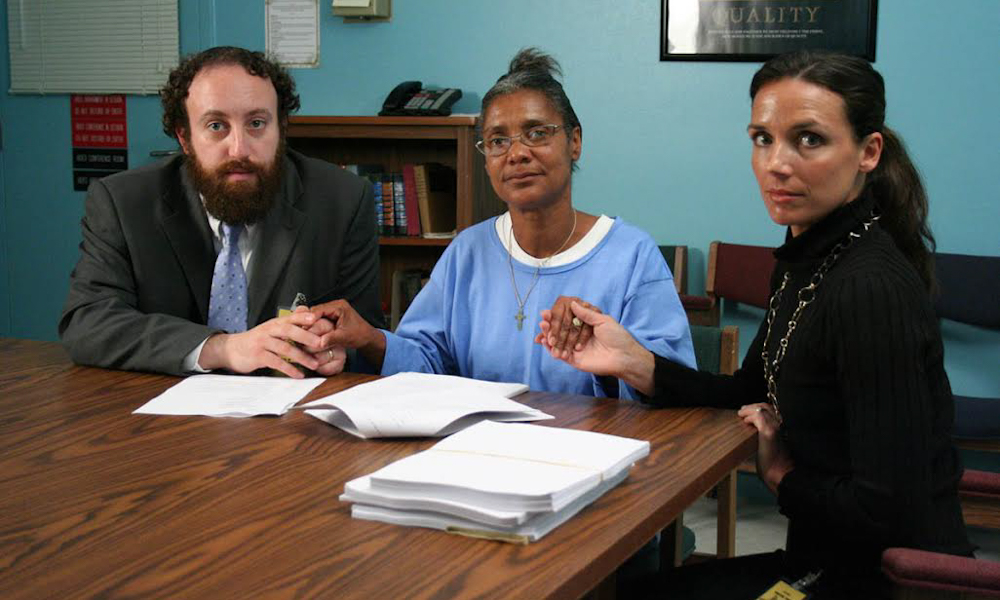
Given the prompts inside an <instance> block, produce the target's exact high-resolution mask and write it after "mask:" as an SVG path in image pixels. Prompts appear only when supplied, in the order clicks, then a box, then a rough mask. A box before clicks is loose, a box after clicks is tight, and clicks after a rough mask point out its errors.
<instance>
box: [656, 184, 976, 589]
mask: <svg viewBox="0 0 1000 600" xmlns="http://www.w3.org/2000/svg"><path fill="white" fill-rule="evenodd" d="M874 205H875V201H874V200H873V199H872V198H870V197H865V196H862V197H861V198H859V199H857V200H856V201H854V202H851V203H848V204H846V205H844V206H842V207H840V208H838V209H837V210H835V211H834V212H833V213H831V214H830V215H829V216H827V217H826V218H825V219H824V220H822V221H821V222H819V223H817V224H815V225H813V226H812V227H810V228H809V229H807V230H806V231H804V232H803V233H802V234H801V235H799V236H797V237H791V236H789V237H788V238H787V240H786V243H785V244H784V245H783V246H781V247H780V248H778V249H777V250H776V251H775V257H776V258H777V259H778V262H777V265H776V266H775V271H774V273H773V274H772V277H771V293H772V295H773V293H774V291H775V290H776V289H777V288H778V286H779V285H780V283H781V280H782V278H783V277H784V274H785V273H786V272H787V273H789V274H790V275H791V279H790V281H789V282H788V284H787V285H786V286H785V290H784V292H783V293H782V296H781V302H780V304H779V307H778V310H777V314H776V316H775V322H774V325H773V328H772V333H771V339H770V342H769V348H768V351H769V355H770V356H771V357H772V358H773V357H774V356H775V352H776V349H777V345H778V340H780V339H781V338H782V337H783V336H784V335H785V332H786V330H787V324H788V320H789V318H790V317H791V313H792V311H793V310H794V308H795V305H796V304H797V295H798V291H799V290H800V289H801V288H803V287H804V286H805V285H807V284H808V282H809V279H810V278H811V277H812V276H813V274H814V273H815V272H816V269H817V267H819V265H820V263H822V261H823V259H824V258H825V257H826V256H827V255H828V254H829V253H830V250H831V249H832V248H833V247H834V246H835V245H836V244H837V243H839V242H841V241H843V240H845V239H846V238H847V236H848V233H849V232H851V231H859V230H860V231H863V229H860V226H861V224H862V223H863V222H864V221H867V220H868V219H869V218H870V215H871V213H872V208H873V206H874ZM766 331H767V324H766V321H765V322H764V323H762V324H761V327H760V329H759V330H758V331H757V335H756V337H755V338H754V340H753V343H752V344H751V345H750V349H749V351H748V353H747V356H746V358H745V360H744V361H743V365H742V367H741V368H740V369H739V370H738V371H737V372H736V373H735V374H734V375H733V376H719V375H711V374H708V373H703V372H698V371H694V370H692V369H689V368H686V367H683V366H681V365H678V364H675V363H672V362H670V361H668V360H666V359H663V358H661V357H656V368H655V372H654V379H655V384H656V390H655V393H654V395H653V396H652V397H651V398H649V399H647V402H649V403H652V404H655V405H659V406H715V407H721V408H737V407H739V406H742V405H745V404H751V403H754V402H767V398H766V386H765V383H764V368H763V361H762V359H761V347H762V345H763V343H764V337H765V333H766ZM777 397H778V406H779V408H780V411H781V415H782V418H783V422H782V426H781V435H782V438H783V440H784V442H785V444H786V446H787V448H788V451H789V453H790V455H791V457H792V460H793V462H794V465H795V466H794V468H793V470H792V471H790V472H789V473H788V474H787V475H786V476H785V477H784V479H783V480H782V481H781V483H780V485H779V486H778V505H779V508H780V510H781V512H782V513H783V514H784V515H785V516H787V517H788V518H789V529H788V540H787V547H786V551H787V552H788V555H789V557H790V558H791V559H793V560H795V561H798V562H799V563H800V564H802V565H805V566H807V567H811V568H815V567H822V568H827V569H829V570H832V571H841V570H845V569H846V570H848V571H849V572H851V573H853V574H855V575H861V576H872V577H878V576H879V574H878V573H879V572H878V569H879V564H880V556H881V551H882V550H884V549H885V548H888V547H893V546H901V547H909V548H919V549H923V550H931V551H936V552H945V553H950V554H959V555H970V554H971V552H972V550H973V546H972V545H971V544H970V543H969V541H968V538H967V537H966V533H965V526H964V523H963V520H962V514H961V509H960V506H959V502H958V496H957V484H958V480H959V478H960V477H961V473H962V467H961V464H960V462H959V458H958V455H957V452H956V450H955V447H954V445H953V444H952V441H951V426H952V421H953V412H954V407H953V401H952V395H951V387H950V385H949V383H948V377H947V375H946V374H945V370H944V350H943V346H942V343H941V333H940V329H939V327H938V322H937V319H936V318H935V315H934V312H933V308H932V306H931V301H930V296H929V294H928V292H927V289H926V287H925V286H924V283H923V282H922V280H921V279H920V277H919V276H918V275H917V272H916V270H915V269H914V268H913V267H912V265H911V264H910V263H909V262H908V261H907V259H906V258H905V257H904V256H903V255H902V253H900V251H899V250H898V249H897V248H896V246H895V244H894V243H893V241H892V238H891V236H890V235H889V234H888V233H887V232H886V231H885V230H883V229H882V228H881V227H879V226H878V224H877V223H876V224H874V225H873V226H872V227H871V228H870V229H869V230H868V231H867V232H864V233H862V234H861V237H860V238H859V239H857V240H855V242H854V243H853V244H852V245H851V246H850V247H849V248H848V249H846V250H845V251H844V252H843V253H842V254H841V255H840V257H839V259H838V260H837V262H836V263H834V265H833V267H832V268H831V269H830V270H829V272H827V274H826V276H825V278H824V279H823V281H822V282H821V283H820V285H819V286H818V288H817V289H816V297H815V300H814V301H813V302H812V303H811V304H809V305H808V306H807V307H806V308H805V309H804V310H803V313H802V315H801V317H800V319H799V323H798V327H797V328H796V330H795V331H794V332H793V333H792V335H791V338H790V340H789V345H788V349H787V353H786V355H785V358H784V361H783V362H782V364H781V368H780V373H779V375H778V377H777Z"/></svg>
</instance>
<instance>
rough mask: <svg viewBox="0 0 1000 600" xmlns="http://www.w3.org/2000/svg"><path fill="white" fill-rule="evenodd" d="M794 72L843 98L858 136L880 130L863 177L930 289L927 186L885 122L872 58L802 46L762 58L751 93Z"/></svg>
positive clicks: (882, 93) (885, 221) (793, 75)
mask: <svg viewBox="0 0 1000 600" xmlns="http://www.w3.org/2000/svg"><path fill="white" fill-rule="evenodd" d="M786 78H794V79H802V80H803V81H808V82H809V83H813V84H816V85H818V86H821V87H824V88H826V89H828V90H830V91H831V92H833V93H835V94H837V95H838V96H840V97H841V98H842V99H843V100H844V107H845V110H846V112H847V120H848V122H849V123H850V124H851V127H852V129H853V130H854V137H855V140H856V141H858V142H860V141H861V140H863V139H864V138H865V137H866V136H867V135H869V134H871V133H874V132H878V133H881V134H882V139H883V146H882V156H881V158H880V160H879V163H878V166H877V167H875V170H874V171H872V172H871V173H869V174H868V177H867V178H866V180H865V190H866V191H869V192H871V194H872V195H873V196H874V197H875V198H876V200H877V202H878V205H879V209H880V210H881V213H882V217H881V219H880V220H879V224H880V225H881V226H882V228H883V229H885V230H886V231H888V232H889V234H890V235H891V236H892V239H893V241H894V242H895V243H896V246H897V247H898V248H899V250H900V251H901V252H902V253H903V255H904V256H906V258H907V259H908V260H909V261H910V263H911V264H913V266H914V268H916V270H917V273H919V274H920V277H921V278H922V279H923V280H924V284H925V285H926V286H927V289H928V290H933V289H934V264H933V259H932V254H933V252H934V248H935V243H934V235H933V234H932V233H931V230H930V227H929V226H928V224H927V192H926V191H924V184H923V182H922V181H921V180H920V174H919V173H918V172H917V168H916V167H915V166H913V161H911V160H910V156H909V154H908V153H907V152H906V146H905V145H904V144H903V140H902V139H901V138H900V137H899V136H898V135H897V134H896V133H895V132H894V131H892V130H891V129H889V128H888V127H886V125H885V82H884V81H883V79H882V75H880V74H879V72H878V71H876V70H875V69H874V68H872V66H871V64H870V63H869V62H868V61H866V60H864V59H862V58H856V57H853V56H847V55H844V54H837V53H832V52H822V51H815V50H803V51H799V52H793V53H790V54H782V55H780V56H776V57H774V58H772V59H771V60H769V61H767V62H766V63H764V66H762V67H761V68H760V70H758V71H757V73H756V74H755V75H754V77H753V81H752V82H751V83H750V99H751V100H753V98H754V97H755V96H756V95H757V91H758V90H760V88H762V87H764V86H765V85H767V84H769V83H773V82H775V81H778V80H780V79H786Z"/></svg>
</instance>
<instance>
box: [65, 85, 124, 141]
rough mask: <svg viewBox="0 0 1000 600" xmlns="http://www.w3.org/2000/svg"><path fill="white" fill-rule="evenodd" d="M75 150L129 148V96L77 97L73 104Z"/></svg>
mask: <svg viewBox="0 0 1000 600" xmlns="http://www.w3.org/2000/svg"><path fill="white" fill-rule="evenodd" d="M70 110H71V111H72V112H71V113H70V114H71V116H72V119H71V122H72V124H73V147H74V148H127V147H128V131H127V129H126V125H125V96H123V95H121V94H115V95H110V96H93V95H74V96H73V97H72V99H71V100H70Z"/></svg>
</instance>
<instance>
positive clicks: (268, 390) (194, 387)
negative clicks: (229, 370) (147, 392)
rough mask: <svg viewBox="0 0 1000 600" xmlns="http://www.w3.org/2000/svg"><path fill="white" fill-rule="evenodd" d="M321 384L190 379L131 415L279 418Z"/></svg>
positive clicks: (259, 379)
mask: <svg viewBox="0 0 1000 600" xmlns="http://www.w3.org/2000/svg"><path fill="white" fill-rule="evenodd" d="M324 381H326V380H325V379H323V378H322V377H311V378H307V379H291V378H290V377H253V376H248V375H192V376H191V377H188V378H186V379H184V380H182V381H181V382H180V383H178V384H177V385H174V386H172V387H171V388H169V389H168V390H167V391H165V392H163V393H162V394H160V395H159V396H157V397H155V398H153V399H152V400H150V401H149V402H147V403H146V404H143V405H142V406H140V407H139V408H137V409H136V410H135V411H134V412H133V414H143V415H207V416H210V417H252V416H255V415H283V414H285V412H286V411H287V410H288V409H289V408H290V407H291V406H292V405H293V404H295V403H296V402H298V401H299V400H301V399H302V398H303V397H304V396H305V395H306V394H308V393H309V392H311V391H312V390H313V389H314V388H315V387H316V386H318V385H319V384H321V383H323V382H324Z"/></svg>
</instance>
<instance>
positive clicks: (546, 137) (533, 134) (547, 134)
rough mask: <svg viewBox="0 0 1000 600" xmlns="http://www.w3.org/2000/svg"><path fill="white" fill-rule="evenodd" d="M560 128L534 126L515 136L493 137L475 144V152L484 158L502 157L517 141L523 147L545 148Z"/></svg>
mask: <svg viewBox="0 0 1000 600" xmlns="http://www.w3.org/2000/svg"><path fill="white" fill-rule="evenodd" d="M561 128H562V125H551V124H550V125H536V126H534V127H532V128H531V129H528V130H527V131H525V132H523V133H519V134H517V135H512V136H506V135H494V136H491V137H488V138H486V139H485V140H479V141H478V142H476V150H479V151H480V152H482V153H483V154H485V155H486V156H503V155H504V154H507V152H508V151H509V150H510V147H511V146H512V145H513V144H514V140H518V139H519V140H521V143H522V144H524V145H525V146H531V147H535V146H546V145H548V144H549V143H551V142H552V136H554V135H555V134H556V132H557V131H559V129H561Z"/></svg>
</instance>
